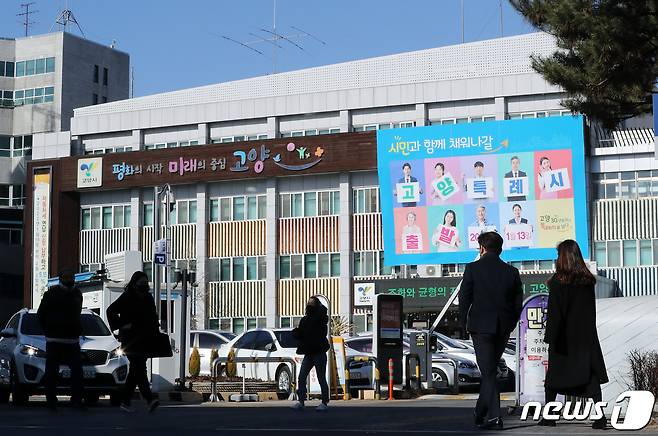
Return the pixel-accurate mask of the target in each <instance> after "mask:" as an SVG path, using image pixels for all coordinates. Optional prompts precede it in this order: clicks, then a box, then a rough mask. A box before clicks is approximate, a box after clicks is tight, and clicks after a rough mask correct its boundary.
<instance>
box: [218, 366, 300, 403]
mask: <svg viewBox="0 0 658 436" xmlns="http://www.w3.org/2000/svg"><path fill="white" fill-rule="evenodd" d="M229 361H230V362H231V363H289V364H290V366H291V369H292V376H291V380H290V396H291V399H292V400H294V399H296V397H297V394H296V393H295V386H296V380H297V362H296V361H295V359H293V358H292V357H234V358H232V359H229V358H228V357H217V358H216V359H215V360H213V362H212V365H211V367H210V376H211V382H210V389H211V390H210V399H209V401H210V402H211V403H216V402H218V401H219V396H218V395H217V376H218V374H217V369H218V368H219V365H220V364H222V363H228V362H229ZM242 377H243V379H244V378H245V377H246V374H242Z"/></svg>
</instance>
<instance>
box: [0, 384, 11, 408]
mask: <svg viewBox="0 0 658 436" xmlns="http://www.w3.org/2000/svg"><path fill="white" fill-rule="evenodd" d="M9 394H10V391H9V388H8V387H6V388H0V404H7V403H8V402H9Z"/></svg>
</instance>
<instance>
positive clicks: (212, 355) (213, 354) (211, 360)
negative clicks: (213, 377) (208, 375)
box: [209, 348, 221, 374]
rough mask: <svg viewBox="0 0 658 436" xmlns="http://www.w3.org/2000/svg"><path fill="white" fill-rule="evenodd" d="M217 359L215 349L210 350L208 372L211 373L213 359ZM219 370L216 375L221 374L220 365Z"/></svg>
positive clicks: (217, 355)
mask: <svg viewBox="0 0 658 436" xmlns="http://www.w3.org/2000/svg"><path fill="white" fill-rule="evenodd" d="M218 357H219V353H218V352H217V349H215V348H213V349H212V350H210V366H209V368H210V371H212V364H213V362H214V361H215V359H217V358H218ZM219 369H220V371H219V372H218V374H221V365H220V367H219Z"/></svg>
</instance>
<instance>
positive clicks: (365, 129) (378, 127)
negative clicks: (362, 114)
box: [352, 121, 416, 132]
mask: <svg viewBox="0 0 658 436" xmlns="http://www.w3.org/2000/svg"><path fill="white" fill-rule="evenodd" d="M415 125H416V122H415V121H402V122H399V123H379V124H364V125H362V126H354V127H352V131H353V132H370V131H374V130H386V129H398V128H405V127H414V126H415Z"/></svg>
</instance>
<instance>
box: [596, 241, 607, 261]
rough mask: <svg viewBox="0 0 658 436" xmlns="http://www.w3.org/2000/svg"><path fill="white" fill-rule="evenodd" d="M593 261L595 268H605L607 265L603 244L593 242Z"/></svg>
mask: <svg viewBox="0 0 658 436" xmlns="http://www.w3.org/2000/svg"><path fill="white" fill-rule="evenodd" d="M594 260H595V261H596V264H597V266H599V267H605V266H607V265H608V262H607V257H606V250H605V242H595V243H594Z"/></svg>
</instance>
